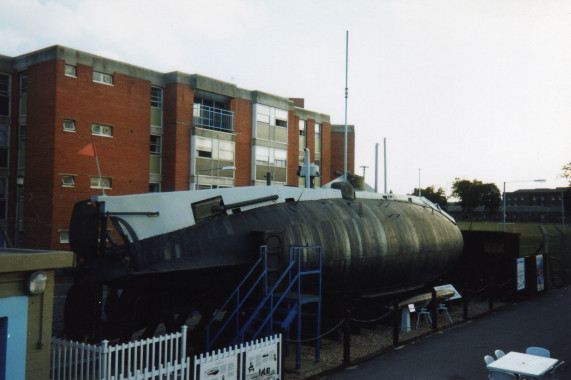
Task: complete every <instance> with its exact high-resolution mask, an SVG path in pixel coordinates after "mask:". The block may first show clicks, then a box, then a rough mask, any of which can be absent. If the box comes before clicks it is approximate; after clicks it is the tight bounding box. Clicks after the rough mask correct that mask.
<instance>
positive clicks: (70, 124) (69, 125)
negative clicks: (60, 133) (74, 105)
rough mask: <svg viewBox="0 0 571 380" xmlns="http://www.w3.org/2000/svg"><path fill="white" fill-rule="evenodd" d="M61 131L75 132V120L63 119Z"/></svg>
mask: <svg viewBox="0 0 571 380" xmlns="http://www.w3.org/2000/svg"><path fill="white" fill-rule="evenodd" d="M63 130H64V131H66V132H75V120H70V119H64V120H63Z"/></svg>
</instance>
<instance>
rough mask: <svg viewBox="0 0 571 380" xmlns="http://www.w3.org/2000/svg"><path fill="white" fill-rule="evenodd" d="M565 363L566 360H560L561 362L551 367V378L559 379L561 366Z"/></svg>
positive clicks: (551, 379) (552, 379)
mask: <svg viewBox="0 0 571 380" xmlns="http://www.w3.org/2000/svg"><path fill="white" fill-rule="evenodd" d="M564 363H565V362H564V361H563V360H560V361H559V363H557V364H556V365H555V366H554V367H553V368H551V371H549V372H547V374H548V375H549V379H550V380H559V373H558V372H559V367H561V366H562V365H563V364H564Z"/></svg>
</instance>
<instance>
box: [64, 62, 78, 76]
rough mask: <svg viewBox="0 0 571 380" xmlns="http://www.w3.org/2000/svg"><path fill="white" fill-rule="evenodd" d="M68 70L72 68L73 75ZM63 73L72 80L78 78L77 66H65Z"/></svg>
mask: <svg viewBox="0 0 571 380" xmlns="http://www.w3.org/2000/svg"><path fill="white" fill-rule="evenodd" d="M68 68H72V69H73V74H71V73H68V72H67V69H68ZM63 73H64V75H65V76H66V77H70V78H77V66H74V65H70V64H67V63H66V64H65V67H64V69H63Z"/></svg>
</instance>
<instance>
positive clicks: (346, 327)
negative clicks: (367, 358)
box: [343, 305, 351, 365]
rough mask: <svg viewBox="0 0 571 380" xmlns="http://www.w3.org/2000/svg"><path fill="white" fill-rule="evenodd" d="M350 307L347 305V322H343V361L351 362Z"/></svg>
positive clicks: (345, 362) (347, 363)
mask: <svg viewBox="0 0 571 380" xmlns="http://www.w3.org/2000/svg"><path fill="white" fill-rule="evenodd" d="M349 317H350V311H349V307H348V306H347V305H345V323H344V324H343V363H344V364H346V365H349V364H350V363H351V321H350V319H349Z"/></svg>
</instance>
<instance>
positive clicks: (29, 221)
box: [14, 61, 61, 248]
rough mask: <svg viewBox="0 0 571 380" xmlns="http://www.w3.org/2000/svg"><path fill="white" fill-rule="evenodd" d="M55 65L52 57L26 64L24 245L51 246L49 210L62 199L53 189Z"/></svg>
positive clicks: (31, 246) (50, 211)
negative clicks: (44, 61) (36, 62)
mask: <svg viewBox="0 0 571 380" xmlns="http://www.w3.org/2000/svg"><path fill="white" fill-rule="evenodd" d="M56 67H57V65H56V62H55V61H51V62H46V63H43V64H40V65H35V66H30V67H29V68H28V107H27V141H26V174H25V179H24V185H25V193H24V204H25V207H24V235H23V237H24V244H25V247H27V248H50V246H51V240H52V239H51V236H52V210H53V208H54V205H55V203H58V202H61V200H60V199H57V198H59V197H56V196H55V194H54V193H53V185H54V184H53V173H54V169H55V168H54V158H55V157H54V155H55V149H54V145H53V143H54V130H53V129H54V122H55V102H56V94H55V83H56V75H55V71H56ZM14 132H15V133H16V134H17V132H16V131H14Z"/></svg>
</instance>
